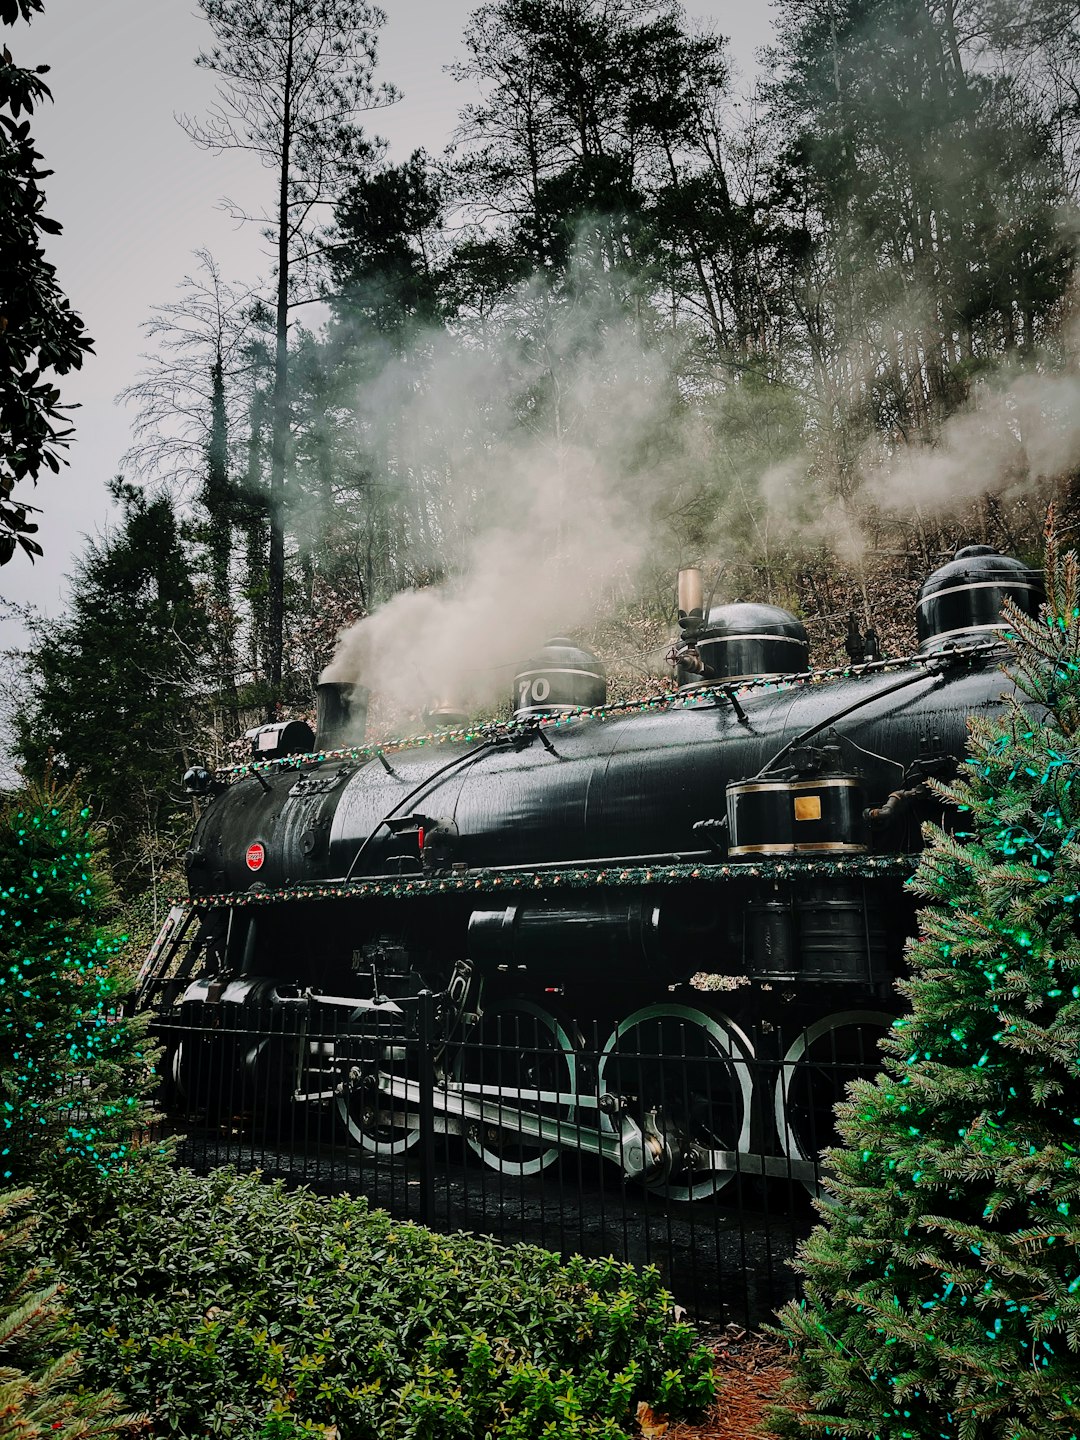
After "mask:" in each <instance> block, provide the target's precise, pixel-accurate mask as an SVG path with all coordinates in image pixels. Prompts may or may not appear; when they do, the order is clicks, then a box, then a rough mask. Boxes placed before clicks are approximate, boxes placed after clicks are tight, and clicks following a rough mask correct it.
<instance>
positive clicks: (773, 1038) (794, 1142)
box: [155, 995, 887, 1327]
mask: <svg viewBox="0 0 1080 1440" xmlns="http://www.w3.org/2000/svg"><path fill="white" fill-rule="evenodd" d="M324 998H326V999H330V998H331V997H324ZM402 1006H403V1007H404V1010H405V1013H404V1014H403V1013H402V1010H401V1009H400V1008H399V1007H397V1006H393V1005H391V1006H387V1007H386V1008H378V1007H376V1008H374V1009H369V1010H368V1011H366V1012H364V1013H358V1012H357V1011H356V1009H355V1008H354V1007H353V1006H345V1005H342V1006H341V1007H340V1008H339V1009H338V1010H336V1011H335V1010H334V1008H333V1006H322V1007H321V1009H320V1011H319V1019H318V1024H317V1025H316V1024H314V1023H313V1021H312V1015H311V1010H310V1008H309V1006H308V1005H307V1004H306V1003H304V1002H302V1001H297V1002H296V1003H295V1005H293V1004H289V1003H288V1002H286V1003H284V1004H283V1003H280V1002H279V1003H275V1004H274V1005H273V1006H268V1007H265V1008H262V1007H259V1006H257V1005H252V1004H251V1003H245V1004H230V1003H228V997H227V996H221V997H215V998H212V999H211V1000H210V1001H208V1002H206V1003H199V1004H186V1005H184V1006H183V1007H182V1008H181V1009H179V1010H177V1011H174V1012H172V1013H171V1014H169V1015H165V1016H162V1017H160V1018H159V1019H158V1021H157V1022H156V1025H155V1030H156V1033H157V1035H158V1037H159V1039H160V1040H161V1042H162V1045H163V1049H164V1054H163V1060H162V1093H161V1101H160V1105H161V1117H162V1124H163V1126H166V1127H168V1128H169V1129H170V1130H172V1131H174V1132H175V1133H177V1134H178V1135H179V1137H180V1139H179V1145H178V1155H179V1159H180V1161H181V1162H182V1163H185V1164H188V1165H190V1166H192V1167H193V1168H194V1169H196V1170H200V1171H206V1170H210V1169H212V1168H215V1167H217V1166H220V1165H225V1164H230V1165H234V1166H236V1167H237V1168H239V1169H242V1170H251V1169H259V1170H261V1171H262V1172H263V1173H264V1174H265V1175H267V1176H268V1177H282V1178H284V1179H285V1180H286V1181H287V1182H288V1183H291V1184H305V1185H308V1186H310V1187H312V1188H313V1189H316V1190H319V1191H322V1192H325V1193H341V1192H349V1193H352V1194H356V1195H363V1196H366V1197H367V1198H368V1199H369V1200H370V1202H371V1203H372V1204H375V1205H379V1206H382V1207H384V1208H386V1209H388V1210H389V1211H390V1212H391V1213H393V1214H394V1215H396V1216H399V1217H401V1218H403V1219H412V1220H416V1221H419V1222H421V1223H423V1224H425V1225H430V1226H433V1227H435V1228H438V1229H442V1230H468V1231H473V1232H475V1233H477V1234H484V1235H490V1236H494V1237H496V1238H497V1239H499V1240H503V1241H523V1242H527V1243H532V1244H537V1245H542V1246H545V1247H547V1248H549V1249H553V1250H556V1251H559V1252H562V1253H564V1254H569V1253H573V1252H577V1253H580V1254H583V1255H588V1256H598V1255H614V1256H615V1257H617V1258H619V1259H623V1260H627V1261H630V1262H632V1263H634V1264H637V1265H645V1264H653V1265H656V1266H658V1267H659V1269H660V1271H661V1274H662V1275H663V1278H664V1281H665V1283H666V1284H667V1286H668V1288H669V1289H670V1290H671V1291H672V1292H673V1294H674V1296H675V1299H676V1301H677V1303H678V1304H680V1305H681V1306H682V1307H684V1309H685V1310H686V1311H687V1312H688V1313H689V1314H690V1315H691V1316H693V1317H694V1318H696V1319H698V1320H702V1321H707V1322H710V1323H736V1324H739V1325H743V1326H747V1327H755V1326H758V1325H760V1324H761V1323H762V1322H763V1321H764V1320H766V1319H767V1318H768V1317H769V1315H770V1314H771V1313H772V1312H773V1310H774V1309H775V1308H776V1307H777V1305H779V1304H780V1303H782V1302H783V1301H784V1300H785V1299H787V1298H789V1297H790V1296H792V1295H794V1294H795V1293H796V1290H797V1279H796V1276H795V1274H794V1272H793V1271H792V1269H791V1266H790V1263H789V1262H790V1260H791V1258H792V1256H793V1254H794V1251H795V1248H796V1246H797V1243H798V1241H799V1239H800V1238H802V1237H803V1236H805V1235H806V1234H807V1233H808V1231H809V1229H810V1226H811V1225H812V1224H813V1223H814V1220H815V1218H816V1217H815V1213H814V1209H813V1205H812V1202H811V1197H812V1196H813V1195H814V1194H816V1193H817V1192H818V1181H819V1179H820V1172H819V1169H818V1161H817V1156H818V1154H819V1152H820V1150H821V1148H822V1147H823V1146H824V1145H826V1144H828V1143H831V1140H832V1138H833V1135H832V1105H833V1103H834V1101H835V1100H836V1099H838V1098H840V1097H841V1096H842V1094H843V1090H844V1086H845V1084H846V1082H847V1081H848V1080H849V1079H851V1078H852V1077H853V1076H855V1075H857V1074H866V1073H870V1072H872V1071H873V1069H874V1068H875V1062H876V1054H877V1052H876V1045H875V1041H876V1039H877V1037H878V1036H879V1035H880V1033H881V1031H882V1029H883V1028H884V1025H885V1023H886V1022H887V1017H886V1016H882V1015H878V1014H875V1013H873V1012H846V1013H840V1014H837V1015H833V1016H831V1017H827V1018H826V1019H824V1020H822V1021H819V1022H816V1023H815V1024H814V1025H813V1026H810V1027H808V1028H803V1029H802V1030H799V1031H793V1032H792V1033H791V1034H789V1035H780V1034H779V1033H776V1032H773V1033H772V1034H771V1035H770V1036H769V1042H770V1043H769V1045H768V1047H767V1048H768V1052H769V1054H770V1056H771V1058H762V1055H761V1053H760V1052H761V1051H762V1050H763V1049H765V1048H766V1047H764V1046H762V1045H755V1044H754V1043H752V1041H753V1037H747V1036H745V1035H743V1034H742V1032H741V1031H738V1029H737V1027H734V1026H732V1025H731V1024H730V1022H726V1021H725V1020H724V1019H723V1017H720V1016H717V1015H715V1014H714V1013H713V1012H711V1011H708V1010H705V1009H703V1008H697V1007H696V1006H684V1005H677V1004H671V1005H657V1006H655V1007H652V1010H651V1011H642V1012H639V1014H638V1016H637V1017H635V1018H634V1022H633V1023H632V1024H629V1025H628V1024H626V1023H625V1022H624V1024H623V1025H621V1026H619V1027H617V1028H616V1029H615V1030H614V1031H610V1030H609V1031H607V1032H605V1031H604V1030H603V1028H602V1027H599V1026H593V1025H580V1024H575V1023H574V1022H572V1021H571V1020H569V1019H565V1018H560V1017H556V1016H555V1015H553V1014H551V1013H550V1012H548V1011H546V1010H545V1009H543V1008H541V1007H540V1006H539V1005H532V1004H530V1003H528V1002H523V1001H516V1002H513V1004H512V1005H510V1006H508V1007H506V1008H505V1009H502V1008H500V1007H498V1006H496V1007H494V1009H493V1010H492V1011H490V1012H489V1013H488V1014H487V1015H485V1016H484V1017H483V1020H482V1021H477V1020H475V1019H474V1021H473V1023H472V1025H471V1026H468V1025H466V1026H465V1027H461V1026H459V1025H458V1024H457V1023H456V1022H454V1021H453V1020H452V1019H451V1018H449V1016H448V1015H447V1014H444V1013H443V1010H442V1008H441V1003H440V998H439V997H435V996H429V995H422V996H420V997H419V998H418V999H417V1000H415V1001H411V1002H402ZM410 1010H411V1011H412V1012H413V1013H410ZM328 1016H329V1018H327V1017H328ZM338 1017H340V1019H339V1018H338ZM770 1029H771V1027H770Z"/></svg>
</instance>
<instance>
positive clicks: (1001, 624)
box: [922, 620, 1012, 645]
mask: <svg viewBox="0 0 1080 1440" xmlns="http://www.w3.org/2000/svg"><path fill="white" fill-rule="evenodd" d="M1011 628H1012V627H1011V626H1010V625H1009V624H1008V622H1007V621H1005V620H994V621H990V620H987V621H986V623H985V624H983V625H958V626H957V627H956V629H955V630H938V631H936V632H935V633H934V634H933V635H928V636H927V637H926V639H925V640H924V641H923V642H922V643H923V644H924V645H929V644H930V641H931V640H947V639H948V638H949V636H950V635H976V634H978V633H979V632H980V631H983V630H1009V629H1011ZM972 643H973V644H980V643H983V642H980V641H973V642H972Z"/></svg>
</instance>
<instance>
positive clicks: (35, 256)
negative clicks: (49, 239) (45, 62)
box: [0, 0, 92, 565]
mask: <svg viewBox="0 0 1080 1440" xmlns="http://www.w3.org/2000/svg"><path fill="white" fill-rule="evenodd" d="M41 8H42V7H41V4H40V3H39V0H3V3H2V4H0V22H2V23H4V24H6V25H12V24H14V23H15V22H16V20H18V19H20V18H22V19H24V20H28V19H29V18H30V15H31V13H32V12H33V11H39V10H40V9H41ZM47 68H48V67H47V66H38V67H37V68H36V69H33V70H27V69H24V68H22V67H20V66H18V65H16V64H15V62H14V60H13V59H12V56H11V52H10V51H9V50H8V49H7V47H6V46H5V47H4V48H3V49H0V215H2V216H3V217H4V218H3V224H2V226H0V277H2V281H0V565H3V564H6V562H7V561H8V560H10V559H11V557H12V556H13V555H14V553H15V551H16V548H21V549H22V550H23V551H24V552H25V553H26V554H27V555H29V556H30V558H31V559H33V557H34V556H35V555H40V554H41V553H42V552H41V546H40V545H39V544H38V542H37V541H36V540H34V539H33V538H32V537H33V535H34V534H35V533H36V531H37V525H36V524H34V523H33V522H32V521H31V520H30V518H29V516H30V514H31V513H32V512H33V511H34V509H35V507H34V506H31V505H28V504H27V503H26V502H25V501H24V500H22V499H20V498H17V497H16V496H15V493H14V492H15V487H16V486H17V485H18V484H20V483H21V482H23V481H26V480H30V481H32V482H36V480H37V477H38V475H39V474H40V473H41V471H42V469H43V468H44V469H48V470H51V471H53V472H54V473H57V472H58V471H59V469H60V466H61V465H62V464H64V463H65V462H64V460H63V458H62V453H61V452H62V451H63V450H64V448H65V447H66V446H67V445H68V444H69V443H70V440H71V435H72V427H71V426H70V424H69V423H68V421H67V417H66V413H65V410H66V407H65V406H63V405H62V404H61V403H60V391H59V390H58V389H57V387H56V384H55V381H54V378H53V377H54V376H57V375H66V374H68V372H69V371H71V370H77V369H78V368H79V367H80V366H81V365H82V360H83V355H84V354H85V353H86V352H87V351H88V350H89V349H90V348H91V343H92V342H91V341H90V339H89V337H88V336H87V334H86V331H85V330H84V328H83V323H82V320H81V319H80V318H79V316H78V315H76V314H75V312H74V311H73V310H72V308H71V305H70V303H69V301H68V299H67V297H66V296H65V295H64V293H63V292H62V291H61V289H60V287H59V285H58V284H57V283H56V268H55V266H53V265H50V264H49V262H48V261H47V260H46V259H45V252H44V249H43V246H42V237H43V236H46V235H58V234H59V233H60V226H59V225H58V224H57V223H56V221H55V220H51V219H50V218H49V217H48V216H47V215H46V214H45V213H44V208H43V207H44V205H45V195H44V193H43V191H42V189H41V182H42V180H44V179H46V178H47V176H48V175H49V174H50V173H51V172H50V171H48V170H43V169H42V168H41V155H40V154H39V153H38V151H37V150H36V149H35V148H34V142H33V139H32V138H31V135H30V122H29V119H28V118H27V117H29V116H30V115H32V114H33V110H34V107H35V105H37V104H39V103H40V102H41V101H42V100H47V99H49V98H51V97H50V93H49V88H48V86H47V85H46V84H45V81H44V80H43V79H42V78H41V77H42V76H43V75H44V74H45V73H46V70H47Z"/></svg>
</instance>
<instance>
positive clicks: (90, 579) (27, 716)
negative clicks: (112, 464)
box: [15, 481, 208, 893]
mask: <svg viewBox="0 0 1080 1440" xmlns="http://www.w3.org/2000/svg"><path fill="white" fill-rule="evenodd" d="M112 490H113V494H114V495H115V496H116V498H117V499H118V500H119V501H120V503H121V505H122V507H123V512H124V513H123V519H122V522H121V523H120V525H119V526H118V527H117V529H116V531H115V532H114V533H112V534H110V535H108V536H107V537H106V538H104V539H102V540H96V541H92V542H91V544H90V546H89V548H88V550H87V553H86V555H85V557H84V558H83V559H82V561H81V562H80V565H79V567H78V570H77V572H76V578H75V583H74V585H73V587H72V596H71V606H70V612H69V614H68V615H66V616H64V617H62V618H61V619H60V620H58V621H55V622H51V623H47V624H45V625H44V626H43V627H42V633H41V639H40V642H39V643H38V644H37V645H36V646H35V648H34V650H33V652H32V655H31V660H32V666H33V672H34V676H35V679H36V681H37V685H36V691H35V695H34V701H33V704H32V706H31V707H30V708H29V709H28V710H27V711H26V712H25V713H24V714H21V715H18V716H16V717H15V730H16V737H17V741H16V743H17V749H18V753H19V755H20V757H21V759H22V760H23V762H24V764H25V767H26V772H27V774H28V775H30V776H31V777H33V778H34V779H36V780H43V779H45V777H47V776H49V775H52V776H54V777H56V778H57V779H59V780H62V781H64V782H65V783H68V784H78V786H79V790H80V793H81V794H82V795H84V796H85V797H86V799H87V801H88V803H89V804H90V805H92V807H93V809H94V813H95V815H102V816H104V817H106V818H107V821H108V823H109V825H110V838H111V853H112V859H113V863H114V866H115V869H116V875H117V879H118V881H119V883H120V884H121V886H122V888H123V889H124V890H125V892H126V893H131V892H133V891H137V890H142V889H145V888H146V887H147V886H148V885H149V884H152V883H153V881H154V880H155V878H156V865H157V861H158V857H159V856H160V855H161V853H162V852H163V851H164V852H165V853H166V854H167V853H170V852H172V851H175V848H176V841H177V839H178V838H179V837H178V835H176V834H173V835H170V834H169V830H170V827H171V826H173V825H174V824H176V823H177V821H178V819H179V817H180V816H181V814H182V811H183V807H184V806H185V801H184V799H183V797H182V796H181V795H179V794H178V793H177V785H176V778H177V776H179V775H182V774H183V772H184V771H185V770H186V769H187V767H188V765H190V764H191V763H192V759H191V756H192V755H193V754H194V753H197V752H198V751H199V750H201V749H202V748H203V746H204V744H205V736H204V735H203V734H201V733H200V730H199V717H198V714H197V711H196V702H195V699H194V698H193V697H195V696H197V694H198V691H199V689H200V688H201V684H202V671H203V657H204V656H205V655H206V652H207V649H208V635H207V617H206V614H205V611H204V609H203V608H202V606H201V605H200V599H199V595H198V593H197V591H196V589H195V586H194V584H193V583H192V579H191V573H190V556H189V551H188V547H187V546H186V545H185V543H184V539H183V534H182V530H181V526H180V523H179V521H178V520H177V517H176V513H175V510H174V507H173V505H172V503H171V501H170V500H169V499H168V497H167V496H165V495H158V496H155V497H154V498H152V499H147V497H146V496H145V495H144V494H142V493H141V492H139V491H137V490H135V489H133V488H132V487H131V486H129V485H126V484H124V483H123V482H121V481H117V482H114V483H113V486H112ZM189 821H190V815H189V814H188V815H184V816H183V820H182V824H183V826H184V827H186V826H187V825H188V823H189ZM163 840H164V843H162V841H163ZM148 860H149V863H148Z"/></svg>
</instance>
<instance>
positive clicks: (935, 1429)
mask: <svg viewBox="0 0 1080 1440" xmlns="http://www.w3.org/2000/svg"><path fill="white" fill-rule="evenodd" d="M1046 576H1047V604H1046V606H1045V607H1044V609H1043V611H1042V614H1041V617H1040V619H1039V620H1038V621H1035V620H1030V619H1027V618H1025V617H1024V616H1022V615H1019V614H1018V613H1016V612H1015V611H1010V612H1009V617H1008V618H1009V620H1010V623H1011V625H1012V632H1011V634H1010V635H1009V636H1008V637H1007V638H1008V643H1009V646H1010V649H1011V651H1012V656H1011V660H1010V662H1009V664H1008V666H1007V668H1008V670H1009V671H1010V673H1011V675H1012V677H1013V678H1014V679H1015V683H1016V686H1017V692H1018V693H1017V694H1016V695H1015V696H1014V697H1012V698H1011V699H1010V700H1009V702H1008V705H1007V708H1006V710H1005V712H1004V715H1003V718H1001V719H1000V720H997V721H995V722H994V723H990V722H988V721H987V720H985V719H979V718H977V717H976V718H975V719H974V720H973V721H972V724H971V736H970V743H969V756H968V759H967V761H966V762H965V765H964V766H963V767H962V772H961V776H960V778H959V779H958V780H957V781H956V782H955V783H954V784H953V785H951V786H947V787H946V786H942V787H939V788H940V790H941V794H942V795H943V796H944V797H946V798H948V799H949V800H951V801H952V802H953V803H954V804H955V806H956V807H957V811H958V815H957V821H956V828H955V830H954V832H953V833H951V834H950V833H946V832H945V831H944V830H942V829H939V828H936V827H929V829H928V834H927V848H926V850H925V852H924V854H923V857H922V860H921V863H920V866H919V869H918V872H917V874H916V876H915V878H914V880H913V882H912V884H913V887H914V889H915V890H916V891H917V893H919V894H920V895H922V896H923V897H924V900H925V906H924V908H923V910H922V912H921V916H920V923H919V931H918V934H917V936H916V937H915V938H914V940H912V941H911V942H910V943H909V950H908V961H909V965H910V978H909V979H908V980H907V981H905V982H904V983H902V984H901V986H900V987H899V988H900V990H901V991H902V993H903V994H904V995H905V996H906V998H907V1000H908V1002H909V1003H910V1006H911V1013H910V1014H909V1015H906V1016H905V1017H903V1018H902V1019H900V1020H898V1021H896V1023H895V1024H894V1026H893V1028H892V1030H891V1032H890V1034H889V1035H888V1036H887V1037H886V1039H885V1041H884V1042H883V1052H884V1061H883V1071H882V1073H881V1074H880V1075H879V1076H878V1078H877V1079H875V1080H873V1081H869V1080H865V1081H859V1082H857V1083H856V1084H854V1085H853V1086H852V1087H851V1088H850V1090H849V1092H848V1099H847V1101H846V1102H845V1104H843V1105H842V1106H841V1107H840V1108H839V1111H838V1114H839V1116H840V1125H839V1128H840V1134H841V1137H842V1140H843V1143H844V1148H843V1149H838V1150H835V1151H833V1152H832V1153H831V1155H830V1157H829V1163H830V1166H831V1170H832V1176H833V1178H832V1179H831V1181H830V1185H829V1188H830V1190H831V1191H832V1202H831V1204H823V1205H822V1214H823V1216H824V1220H825V1223H824V1224H823V1225H821V1226H819V1227H818V1228H816V1229H815V1231H814V1232H813V1234H812V1236H811V1237H810V1239H809V1240H808V1241H807V1242H806V1245H805V1246H804V1248H803V1251H802V1253H801V1258H800V1268H801V1271H802V1274H803V1276H804V1277H805V1294H806V1299H805V1301H803V1302H802V1303H798V1304H796V1303H793V1304H791V1305H789V1306H787V1307H786V1308H785V1309H784V1310H783V1311H782V1312H781V1317H780V1320H781V1326H782V1333H784V1334H785V1335H786V1336H787V1338H788V1339H789V1340H790V1341H791V1342H792V1344H793V1345H794V1347H795V1350H796V1366H797V1384H798V1387H799V1390H800V1391H801V1397H798V1398H797V1399H796V1405H798V1404H799V1403H800V1402H801V1404H802V1407H803V1408H802V1411H801V1413H799V1414H798V1415H797V1417H796V1415H795V1414H792V1415H791V1416H789V1417H787V1418H786V1419H778V1420H777V1424H778V1426H779V1428H780V1429H781V1430H782V1432H783V1433H786V1434H810V1435H815V1436H832V1437H837V1440H841V1437H843V1440H848V1437H850V1440H854V1437H856V1436H858V1437H864V1436H867V1437H868V1436H874V1437H881V1440H908V1437H911V1440H1068V1437H1076V1436H1080V1258H1078V1250H1077V1246H1078V1242H1080V934H1078V911H1080V768H1078V766H1080V583H1078V565H1077V557H1076V556H1075V555H1074V554H1069V555H1067V556H1065V557H1064V558H1060V557H1059V555H1058V552H1057V548H1056V545H1055V543H1054V538H1053V535H1052V533H1048V542H1047V557H1046Z"/></svg>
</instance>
